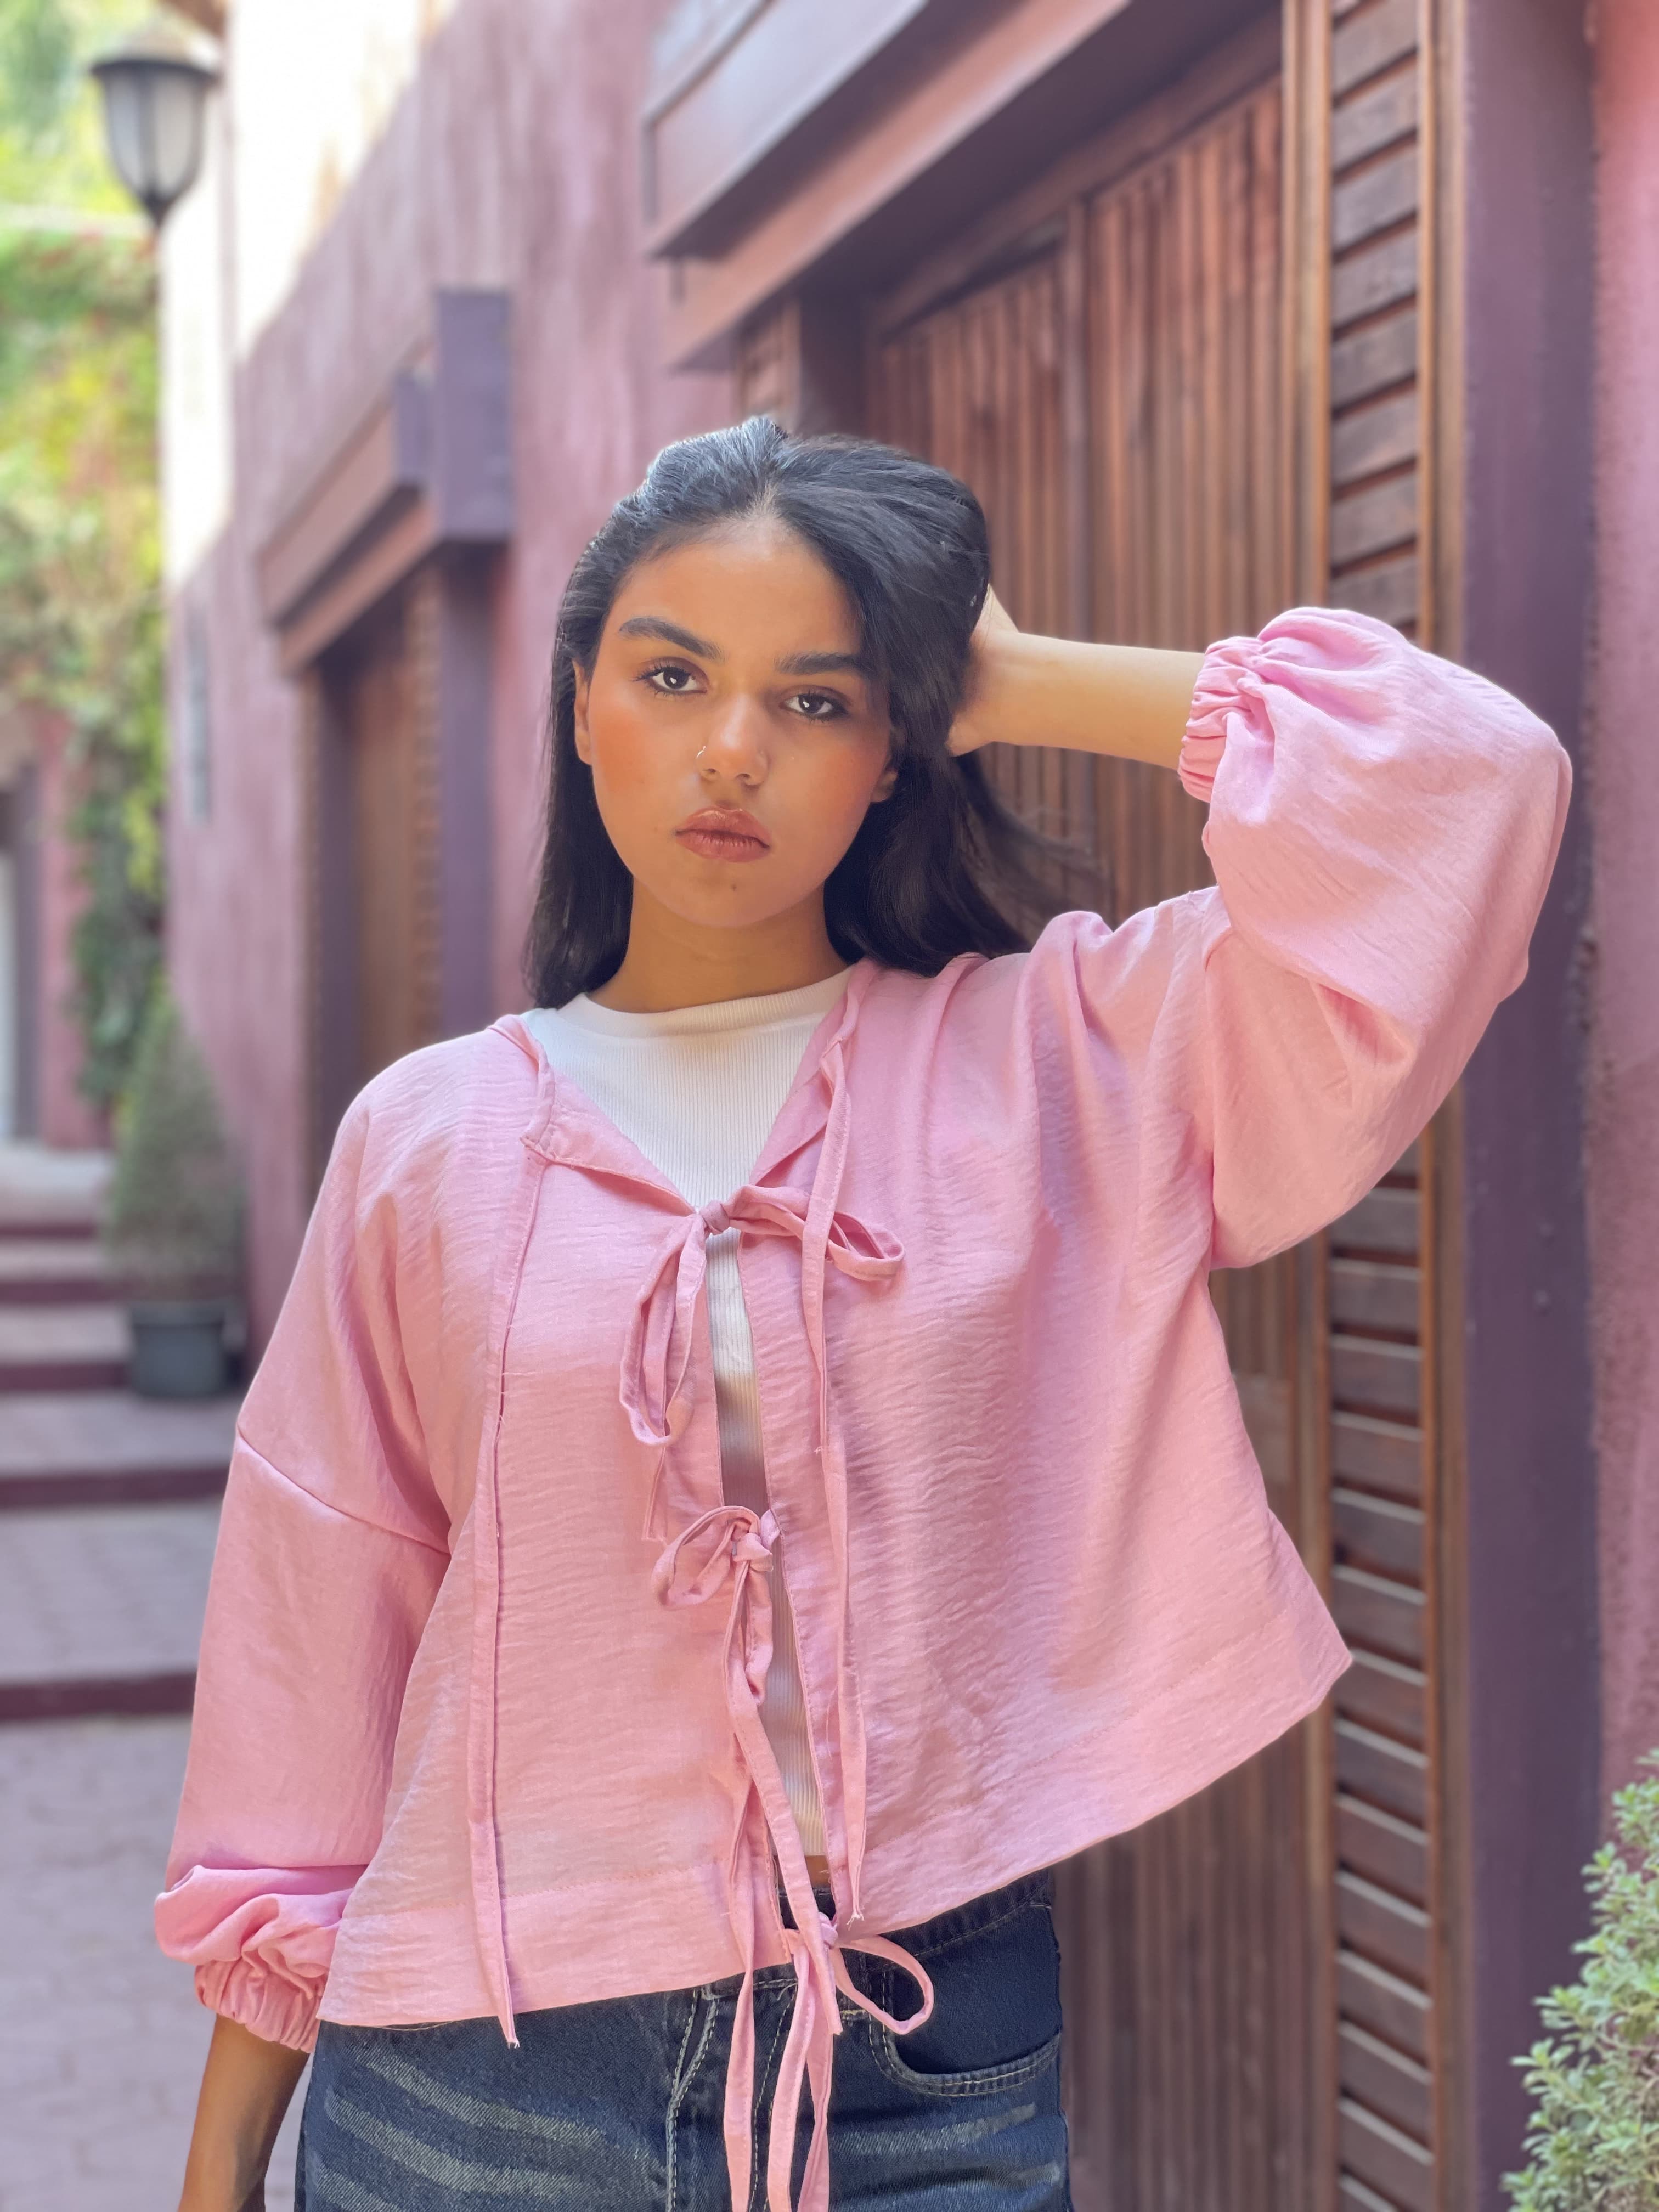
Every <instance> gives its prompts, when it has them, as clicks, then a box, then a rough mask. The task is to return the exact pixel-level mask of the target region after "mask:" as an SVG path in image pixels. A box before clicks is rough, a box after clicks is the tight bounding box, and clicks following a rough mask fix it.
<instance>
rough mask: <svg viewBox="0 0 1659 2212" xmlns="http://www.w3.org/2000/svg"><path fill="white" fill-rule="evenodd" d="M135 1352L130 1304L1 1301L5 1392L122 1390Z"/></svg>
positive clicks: (0, 1382) (0, 1378)
mask: <svg viewBox="0 0 1659 2212" xmlns="http://www.w3.org/2000/svg"><path fill="white" fill-rule="evenodd" d="M130 1358H131V1340H130V1337H129V1334H128V1329H127V1316H126V1310H125V1307H122V1306H118V1305H116V1304H95V1305H94V1304H86V1305H58V1306H0V1391H7V1392H9V1391H14V1390H113V1389H119V1388H120V1387H121V1386H122V1385H123V1384H124V1383H125V1382H126V1379H127V1366H128V1362H129V1360H130Z"/></svg>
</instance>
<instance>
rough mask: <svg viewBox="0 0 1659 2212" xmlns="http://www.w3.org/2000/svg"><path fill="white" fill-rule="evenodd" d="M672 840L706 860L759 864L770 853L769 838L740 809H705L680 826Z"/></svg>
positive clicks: (764, 830)
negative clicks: (753, 862)
mask: <svg viewBox="0 0 1659 2212" xmlns="http://www.w3.org/2000/svg"><path fill="white" fill-rule="evenodd" d="M674 836H675V837H676V839H677V840H678V842H679V843H680V844H682V845H684V847H685V848H687V850H688V851H690V852H693V853H696V854H701V855H702V858H703V859H704V860H763V859H764V858H765V856H766V854H768V853H769V852H770V851H771V849H772V840H771V837H770V835H769V833H768V831H767V830H766V829H763V827H762V825H761V824H760V823H758V822H757V821H756V819H755V817H754V816H753V815H752V814H745V813H744V811H743V809H742V808H741V807H740V806H705V807H703V808H702V809H701V810H700V811H698V812H697V813H696V814H693V815H690V816H689V817H687V818H686V820H685V821H684V822H682V823H681V824H680V826H679V828H678V829H676V831H675V832H674Z"/></svg>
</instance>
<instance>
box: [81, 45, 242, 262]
mask: <svg viewBox="0 0 1659 2212" xmlns="http://www.w3.org/2000/svg"><path fill="white" fill-rule="evenodd" d="M92 74H93V76H95V77H96V78H97V80H98V82H99V84H100V87H101V88H102V91H103V94H104V136H105V138H106V141H107V143H108V146H109V154H110V159H111V161H112V162H113V163H114V164H115V169H116V173H117V175H118V177H119V178H120V179H121V182H122V183H123V184H124V185H125V186H126V188H127V190H128V191H130V192H131V194H132V197H134V199H136V200H137V202H138V204H139V205H140V206H141V207H142V208H143V209H144V210H145V211H146V212H147V213H148V215H149V219H150V221H151V222H153V223H154V224H155V228H157V229H158V230H159V229H160V228H161V225H162V223H163V222H165V221H166V220H167V210H169V209H170V208H171V207H172V206H173V203H174V202H175V201H176V200H179V199H181V198H182V197H184V195H185V193H186V192H187V191H189V190H190V188H191V185H193V184H194V183H195V181H196V179H197V174H198V173H199V172H200V169H201V167H202V139H203V128H202V125H203V115H204V110H205V108H206V106H207V96H208V94H209V93H210V91H211V90H212V88H213V87H214V86H215V85H216V84H217V82H219V72H218V71H217V70H216V69H213V68H211V67H210V66H209V65H208V64H206V63H205V62H204V61H203V60H202V59H201V58H200V52H199V48H198V47H197V46H196V43H195V42H194V41H192V40H186V39H185V37H184V36H183V34H182V33H179V31H176V30H175V29H174V28H173V26H172V24H170V23H169V22H168V21H167V19H166V18H165V17H164V16H160V15H158V16H157V17H156V18H155V20H154V21H151V22H149V23H147V24H146V25H145V26H144V27H143V30H141V31H138V32H137V33H135V34H134V35H133V36H132V37H131V39H129V40H127V41H126V42H125V45H123V46H118V47H117V48H116V49H115V51H114V52H112V53H107V54H106V55H105V56H104V57H103V58H102V59H101V60H100V61H95V62H94V64H92Z"/></svg>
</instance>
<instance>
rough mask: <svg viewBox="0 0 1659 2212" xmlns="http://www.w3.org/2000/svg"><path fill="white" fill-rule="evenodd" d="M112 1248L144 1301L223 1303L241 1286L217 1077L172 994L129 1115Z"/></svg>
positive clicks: (145, 1051)
mask: <svg viewBox="0 0 1659 2212" xmlns="http://www.w3.org/2000/svg"><path fill="white" fill-rule="evenodd" d="M104 1242H105V1245H106V1249H107V1250H108V1252H109V1255H110V1259H111V1261H112V1264H113V1266H114V1267H115V1268H116V1269H117V1271H118V1273H120V1274H121V1275H122V1276H123V1277H124V1278H125V1279H126V1280H127V1281H128V1282H129V1283H130V1284H131V1285H132V1287H133V1288H134V1290H135V1291H137V1293H138V1294H139V1295H140V1296H141V1297H159V1298H167V1297H184V1298H189V1297H220V1296H223V1295H226V1294H228V1293H231V1292H234V1291H236V1290H237V1289H238V1288H239V1287H240V1281H241V1260H242V1192H241V1183H240V1177H239V1176H238V1174H237V1172H236V1167H235V1163H234V1159H233V1158H232V1155H231V1150H230V1146H229V1142H228V1139H227V1137H226V1134H225V1127H224V1122H223V1121H222V1118H221V1115H220V1112H219V1104H218V1100H217V1097H216V1095H215V1092H214V1088H213V1079H212V1077H211V1076H210V1074H209V1073H208V1070H207V1065H206V1062H205V1061H204V1060H203V1058H202V1055H201V1054H200V1052H199V1051H198V1050H197V1047H196V1044H195V1042H194V1041H193V1040H192V1039H191V1035H190V1033H189V1031H188V1030H186V1029H185V1024H184V1022H183V1020H182V1019H181V1018H180V1016H179V1010H178V1007H177V1006H175V1004H174V1003H173V998H172V995H171V994H170V993H168V992H167V990H166V989H165V988H163V989H161V990H158V992H157V993H156V995H155V999H154V1000H153V1001H152V1003H151V1006H150V1011H149V1015H148V1017H147V1018H146V1020H145V1023H144V1027H143V1034H142V1036H141V1037H140V1039H139V1044H138V1053H137V1060H135V1062H134V1065H133V1073H132V1085H131V1090H130V1091H129V1092H128V1094H127V1098H126V1102H125V1109H124V1111H123V1113H122V1115H121V1117H120V1129H119V1135H118V1145H117V1149H116V1156H115V1172H114V1175H113V1176H112V1178H111V1182H110V1192H109V1199H108V1203H107V1206H106V1211H105V1217H104Z"/></svg>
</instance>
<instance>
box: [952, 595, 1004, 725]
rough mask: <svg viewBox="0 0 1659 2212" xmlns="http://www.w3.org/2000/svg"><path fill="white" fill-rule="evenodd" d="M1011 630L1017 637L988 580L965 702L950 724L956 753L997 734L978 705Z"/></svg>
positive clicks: (971, 653)
mask: <svg viewBox="0 0 1659 2212" xmlns="http://www.w3.org/2000/svg"><path fill="white" fill-rule="evenodd" d="M1010 633H1012V635H1014V636H1016V637H1018V635H1019V625H1018V623H1016V622H1015V620H1014V618H1013V617H1012V615H1011V614H1010V613H1009V611H1008V610H1007V608H1006V607H1005V606H1004V605H1003V604H1002V602H1001V600H1000V599H999V598H998V597H997V595H996V593H995V592H994V591H993V590H992V588H991V586H989V585H988V584H987V586H985V604H984V605H983V606H982V607H981V609H980V611H979V620H978V621H977V622H976V623H975V625H974V635H973V639H972V642H971V643H970V645H969V658H968V674H967V678H966V680H965V681H964V683H963V691H962V704H961V706H960V707H959V708H957V714H956V720H954V721H953V722H952V723H951V735H950V738H949V740H948V743H949V745H950V749H951V751H952V752H953V753H972V752H977V751H978V750H979V748H980V747H981V745H984V744H989V743H990V742H991V740H992V738H994V736H995V735H996V734H997V732H995V731H994V729H993V728H992V727H991V726H989V724H988V721H984V720H980V719H976V716H975V709H976V708H981V707H982V706H983V704H984V702H985V698H986V694H987V692H988V691H990V690H992V688H993V686H994V683H995V675H994V662H995V658H996V650H997V646H998V644H999V642H1000V640H1001V639H1002V638H1003V637H1004V636H1006V635H1008V634H1010Z"/></svg>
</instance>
